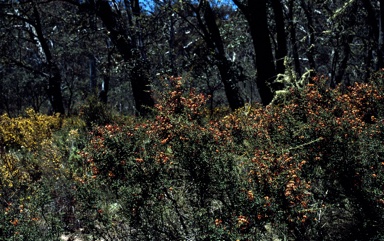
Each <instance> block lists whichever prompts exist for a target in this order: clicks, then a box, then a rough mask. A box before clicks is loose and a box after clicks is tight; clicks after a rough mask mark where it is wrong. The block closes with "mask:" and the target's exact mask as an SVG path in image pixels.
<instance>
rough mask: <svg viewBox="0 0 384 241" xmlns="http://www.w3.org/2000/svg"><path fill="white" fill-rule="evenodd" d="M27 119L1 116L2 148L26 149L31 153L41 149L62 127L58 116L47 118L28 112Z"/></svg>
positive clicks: (0, 142) (0, 135)
mask: <svg viewBox="0 0 384 241" xmlns="http://www.w3.org/2000/svg"><path fill="white" fill-rule="evenodd" d="M26 114H27V116H26V117H17V118H10V117H9V116H8V115H7V114H3V115H2V116H0V145H1V147H2V148H4V147H7V148H21V147H23V148H26V149H28V150H29V151H31V150H36V149H38V148H40V147H41V145H42V144H43V142H44V141H45V140H46V139H48V138H50V137H51V136H52V131H53V130H55V129H58V128H59V127H60V123H61V119H60V117H59V116H58V115H55V116H47V115H43V114H39V113H36V112H35V111H34V110H33V109H28V110H26Z"/></svg>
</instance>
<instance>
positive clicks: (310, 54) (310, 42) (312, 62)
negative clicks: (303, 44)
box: [301, 0, 316, 71]
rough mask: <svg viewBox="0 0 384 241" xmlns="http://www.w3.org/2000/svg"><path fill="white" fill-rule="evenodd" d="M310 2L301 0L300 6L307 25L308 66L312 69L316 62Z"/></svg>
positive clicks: (314, 67)
mask: <svg viewBox="0 0 384 241" xmlns="http://www.w3.org/2000/svg"><path fill="white" fill-rule="evenodd" d="M310 4H311V3H307V2H306V1H305V0H301V7H302V9H303V11H304V14H305V17H306V18H307V26H308V32H309V35H308V47H307V52H306V54H307V58H308V62H309V68H311V69H312V70H314V71H315V70H316V62H315V58H314V56H315V27H314V24H313V13H312V6H311V5H310Z"/></svg>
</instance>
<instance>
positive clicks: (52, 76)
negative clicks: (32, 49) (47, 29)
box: [33, 5, 65, 114]
mask: <svg viewBox="0 0 384 241" xmlns="http://www.w3.org/2000/svg"><path fill="white" fill-rule="evenodd" d="M33 14H34V17H35V20H36V21H35V25H34V27H35V30H36V35H37V36H36V37H37V39H38V41H39V43H40V44H41V48H42V50H43V52H44V55H45V58H46V59H45V64H44V65H45V67H46V68H47V70H48V72H49V78H48V87H47V95H48V98H49V100H50V102H51V106H52V111H53V112H54V113H60V114H65V109H64V104H63V96H62V92H61V82H62V78H61V73H60V69H59V67H58V66H57V65H56V64H55V63H54V62H53V58H52V54H51V50H50V49H49V46H48V43H47V40H46V39H45V37H44V35H43V30H42V26H41V19H40V13H39V11H38V9H37V6H36V5H35V6H34V7H33Z"/></svg>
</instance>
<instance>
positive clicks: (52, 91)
mask: <svg viewBox="0 0 384 241" xmlns="http://www.w3.org/2000/svg"><path fill="white" fill-rule="evenodd" d="M48 67H49V68H50V76H49V80H48V90H47V93H48V96H49V100H50V102H51V105H52V110H53V112H54V113H60V114H65V110H64V104H63V96H62V93H61V81H62V80H61V74H60V70H59V68H58V67H57V66H56V65H54V64H51V65H50V66H48Z"/></svg>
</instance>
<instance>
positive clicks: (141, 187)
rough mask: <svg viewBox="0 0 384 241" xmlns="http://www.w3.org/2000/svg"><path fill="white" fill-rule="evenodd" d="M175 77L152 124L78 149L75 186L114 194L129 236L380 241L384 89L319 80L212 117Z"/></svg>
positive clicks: (102, 134)
mask: <svg viewBox="0 0 384 241" xmlns="http://www.w3.org/2000/svg"><path fill="white" fill-rule="evenodd" d="M171 81H173V83H171V85H170V86H173V88H170V89H169V92H164V94H163V95H161V94H159V98H158V99H159V100H160V101H159V102H158V103H157V104H156V110H155V116H154V118H153V119H150V120H146V121H141V122H138V123H137V124H134V125H129V126H124V125H106V126H99V127H97V128H96V129H95V130H94V131H93V133H92V138H91V140H90V142H89V145H88V147H87V148H86V149H85V151H84V152H83V153H82V155H83V158H84V160H85V162H86V163H87V172H85V173H84V177H83V179H82V180H81V181H82V182H84V183H87V182H88V183H98V185H107V186H108V187H109V192H110V194H109V195H112V196H113V198H111V199H110V201H111V202H112V203H118V204H119V205H121V206H119V207H121V208H119V215H120V218H121V217H124V220H125V222H127V230H125V231H126V232H128V230H129V229H130V228H134V229H135V230H137V233H135V235H136V236H135V235H134V236H135V237H136V238H143V237H150V236H156V237H162V238H164V239H165V238H170V237H171V238H174V239H187V238H191V237H194V238H195V239H198V240H200V239H214V240H216V239H231V240H232V239H233V240H235V239H244V240H245V239H247V238H248V239H254V238H259V239H266V238H267V237H275V238H281V237H282V236H283V235H284V236H286V237H292V238H293V237H295V239H299V240H309V239H319V238H320V239H321V238H323V239H324V240H326V239H327V240H328V239H329V240H331V239H332V240H334V239H340V240H341V239H342V238H346V237H348V235H354V237H357V235H358V232H359V233H360V234H359V235H360V237H361V239H362V240H364V239H365V238H366V237H375V235H378V234H377V233H378V230H377V229H375V228H371V227H375V226H374V224H376V223H377V222H381V218H380V217H381V216H380V215H381V213H382V211H383V210H382V207H381V206H380V205H382V203H384V201H383V200H384V198H383V191H382V189H381V187H382V185H383V184H384V183H383V178H384V176H383V175H382V172H381V171H380V170H381V169H382V168H383V167H384V164H383V163H384V162H383V153H384V152H383V151H384V149H383V147H382V140H383V134H382V130H383V127H384V126H383V119H382V111H383V108H382V104H381V102H382V99H383V96H384V95H383V87H382V85H379V84H374V81H373V83H372V84H361V83H356V84H354V85H353V86H351V87H348V88H346V89H342V88H340V87H338V88H336V89H329V88H327V87H326V86H325V79H324V78H315V79H313V83H312V84H308V85H307V86H304V87H303V88H292V89H290V90H289V91H290V95H289V96H287V97H286V99H285V104H284V105H270V106H268V107H266V108H264V107H262V106H258V105H256V106H252V107H249V106H248V107H246V108H243V109H240V110H238V111H236V112H235V113H232V114H229V115H227V116H225V117H223V118H219V119H218V120H215V121H213V120H212V121H210V120H209V119H207V118H206V117H205V116H204V114H203V113H204V104H205V102H206V100H207V97H205V96H203V95H201V94H196V93H195V92H194V91H193V90H192V91H188V93H185V92H184V91H183V84H182V81H181V79H180V78H174V79H171ZM340 203H341V205H340ZM336 204H338V205H336ZM372 207H375V208H372ZM361 211H362V212H361ZM107 213H108V212H107ZM105 215H106V216H107V214H105ZM335 215H337V217H336V216H335ZM108 220H109V221H108V222H112V223H113V222H114V221H113V220H112V219H108ZM105 225H106V224H105ZM335 226H338V227H339V229H337V230H335V228H334V227H335ZM128 227H129V228H128ZM357 227H358V228H357ZM355 230H358V231H356V232H355ZM120 231H121V230H120ZM114 233H117V232H114ZM364 235H365V236H364ZM349 237H351V236H349Z"/></svg>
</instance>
